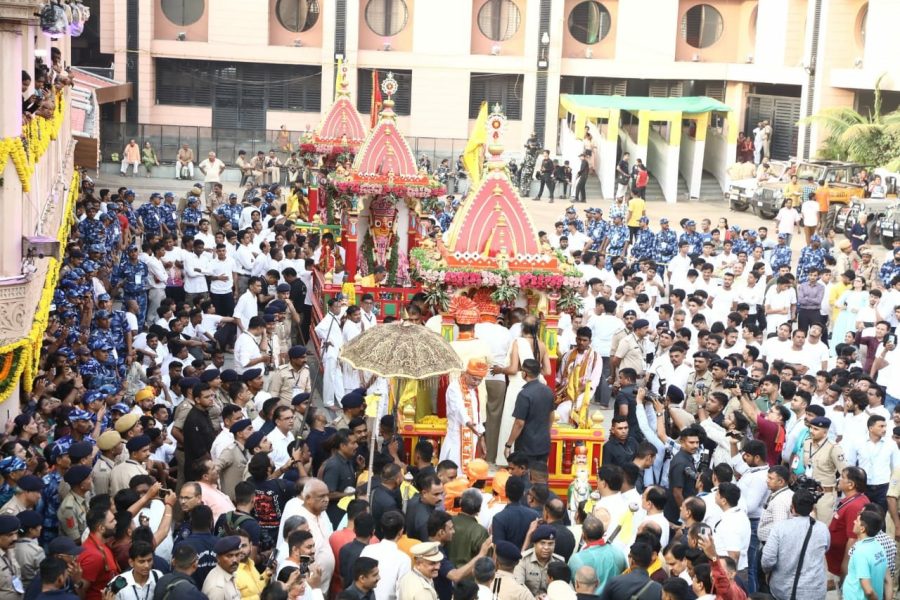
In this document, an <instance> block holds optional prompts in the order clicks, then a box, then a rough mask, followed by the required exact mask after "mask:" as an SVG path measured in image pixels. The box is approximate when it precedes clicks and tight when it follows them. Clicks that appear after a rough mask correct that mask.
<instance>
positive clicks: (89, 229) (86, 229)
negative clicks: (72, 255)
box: [78, 218, 106, 246]
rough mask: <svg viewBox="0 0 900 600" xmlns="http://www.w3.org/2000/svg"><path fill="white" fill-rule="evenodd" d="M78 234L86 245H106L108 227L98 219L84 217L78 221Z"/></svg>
mask: <svg viewBox="0 0 900 600" xmlns="http://www.w3.org/2000/svg"><path fill="white" fill-rule="evenodd" d="M78 235H79V236H81V240H82V241H83V242H84V244H85V245H86V246H89V245H91V244H102V245H103V246H106V227H105V226H104V225H103V221H101V220H100V219H99V218H98V219H84V220H83V221H81V222H79V223H78Z"/></svg>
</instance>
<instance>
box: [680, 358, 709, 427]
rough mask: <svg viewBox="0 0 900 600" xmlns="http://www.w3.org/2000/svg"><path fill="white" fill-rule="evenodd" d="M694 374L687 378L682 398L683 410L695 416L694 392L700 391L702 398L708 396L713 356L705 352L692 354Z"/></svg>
mask: <svg viewBox="0 0 900 600" xmlns="http://www.w3.org/2000/svg"><path fill="white" fill-rule="evenodd" d="M693 359H694V372H693V373H691V374H690V375H689V376H688V380H687V387H685V388H684V397H685V398H686V399H687V401H686V402H685V404H684V410H686V411H688V412H689V413H691V415H696V414H697V401H696V399H695V396H696V394H695V391H696V390H700V391H701V392H702V395H703V397H704V398H706V396H707V394H708V390H709V388H710V386H711V385H712V373H710V371H709V364H710V362H711V361H712V360H713V359H714V356H713V355H712V354H710V353H709V352H707V351H705V350H701V351H699V352H694V356H693Z"/></svg>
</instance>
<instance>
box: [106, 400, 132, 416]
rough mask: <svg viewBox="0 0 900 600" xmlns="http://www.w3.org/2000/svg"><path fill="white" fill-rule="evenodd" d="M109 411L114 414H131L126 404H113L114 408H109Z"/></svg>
mask: <svg viewBox="0 0 900 600" xmlns="http://www.w3.org/2000/svg"><path fill="white" fill-rule="evenodd" d="M109 410H110V412H112V411H115V412H120V413H122V414H123V415H127V414H128V413H129V412H131V409H130V408H128V405H127V404H125V403H124V402H116V403H115V404H113V405H112V406H110V407H109Z"/></svg>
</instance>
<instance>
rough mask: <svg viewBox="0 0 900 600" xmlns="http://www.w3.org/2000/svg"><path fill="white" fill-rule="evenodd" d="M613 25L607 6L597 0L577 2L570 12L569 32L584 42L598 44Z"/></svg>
mask: <svg viewBox="0 0 900 600" xmlns="http://www.w3.org/2000/svg"><path fill="white" fill-rule="evenodd" d="M610 27H612V18H611V17H610V16H609V11H608V10H606V7H605V6H603V5H602V4H600V3H599V2H596V1H595V0H587V2H582V3H581V4H577V5H576V6H575V8H573V9H572V12H570V13H569V33H570V34H571V35H572V37H573V38H575V39H576V40H578V41H579V42H581V43H582V44H596V43H597V42H599V41H600V40H602V39H603V38H605V37H606V36H607V35H609V30H610Z"/></svg>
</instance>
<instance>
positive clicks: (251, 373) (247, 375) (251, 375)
mask: <svg viewBox="0 0 900 600" xmlns="http://www.w3.org/2000/svg"><path fill="white" fill-rule="evenodd" d="M260 376H262V369H247V370H246V371H244V372H243V373H242V374H241V381H243V382H244V383H246V382H248V381H253V380H254V379H256V378H257V377H260Z"/></svg>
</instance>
